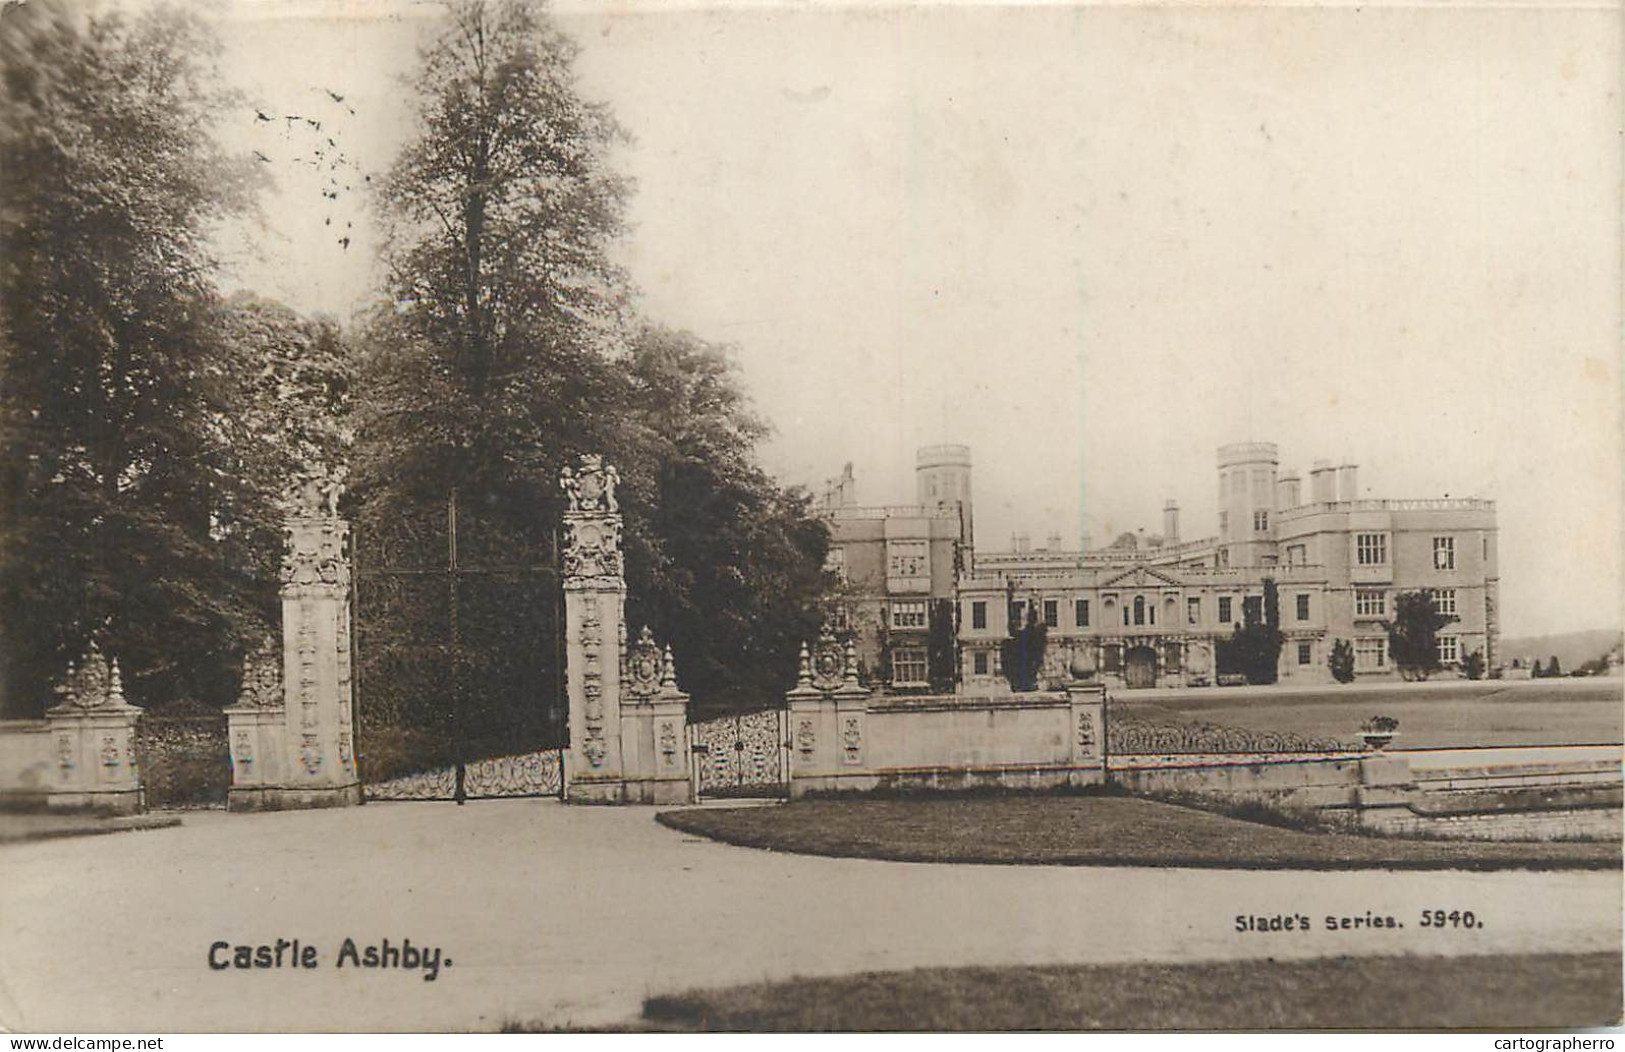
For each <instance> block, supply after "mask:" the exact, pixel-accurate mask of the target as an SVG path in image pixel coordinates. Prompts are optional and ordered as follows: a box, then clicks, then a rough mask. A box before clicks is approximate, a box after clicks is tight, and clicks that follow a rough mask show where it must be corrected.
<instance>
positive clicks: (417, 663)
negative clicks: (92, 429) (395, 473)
mask: <svg viewBox="0 0 1625 1052" xmlns="http://www.w3.org/2000/svg"><path fill="white" fill-rule="evenodd" d="M526 511H530V512H531V514H532V515H534V509H526V508H524V507H515V506H514V504H513V503H512V502H504V501H503V500H501V499H498V498H492V497H484V496H476V497H475V498H474V499H469V497H468V496H467V495H466V494H465V495H461V496H460V495H459V493H458V491H457V490H456V489H453V490H452V491H451V492H450V494H449V495H448V496H447V498H446V502H445V505H444V507H443V508H427V509H417V510H415V511H414V510H406V511H402V512H400V513H398V514H392V515H390V516H389V517H388V518H387V519H386V520H385V521H383V522H381V523H380V524H378V525H376V526H374V528H373V529H371V530H364V529H361V528H358V529H357V530H356V533H355V541H354V544H353V551H352V558H353V563H354V566H353V569H354V572H353V574H352V575H351V580H352V581H353V582H354V584H353V585H352V594H351V618H352V623H353V631H352V638H353V639H354V641H355V675H354V681H355V691H356V704H355V720H356V743H357V748H356V758H357V760H358V763H359V767H360V771H361V777H362V781H363V784H364V787H365V792H366V796H367V798H368V799H371V800H456V801H457V802H458V803H461V802H463V801H464V800H466V799H477V798H482V797H503V796H562V795H563V790H564V777H563V775H564V763H563V749H564V748H565V747H566V746H567V744H568V730H567V720H568V702H567V701H566V698H565V693H564V653H563V625H564V614H563V595H562V592H561V591H560V588H559V581H558V569H557V567H558V559H557V553H558V536H557V531H556V530H553V531H548V536H546V537H544V538H541V539H537V538H536V537H535V536H534V535H535V532H536V531H535V530H534V529H527V524H526V522H525V521H524V520H525V518H526V514H525V513H526Z"/></svg>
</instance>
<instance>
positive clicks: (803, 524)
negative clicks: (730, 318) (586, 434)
mask: <svg viewBox="0 0 1625 1052" xmlns="http://www.w3.org/2000/svg"><path fill="white" fill-rule="evenodd" d="M626 368H627V370H628V373H629V378H630V389H629V390H628V392H627V394H626V397H625V400H624V401H623V403H622V404H621V405H620V406H619V407H616V408H615V411H614V412H615V415H616V416H618V417H619V419H620V421H621V426H620V428H619V429H618V431H617V432H616V433H615V434H614V435H612V436H610V437H609V445H608V448H609V449H610V450H611V451H612V456H614V457H615V458H616V460H617V462H618V463H620V464H621V465H623V466H622V469H621V475H622V480H623V487H622V492H623V494H624V499H623V500H622V502H621V508H622V511H623V513H624V515H625V519H626V530H625V538H626V547H627V579H628V585H629V597H628V618H629V619H630V620H631V621H633V622H634V623H637V622H647V623H649V624H650V625H651V626H652V627H654V628H655V629H656V630H657V631H658V632H660V634H662V635H663V636H666V637H668V638H670V639H672V640H673V642H674V645H675V646H676V647H677V650H678V653H679V654H680V655H681V661H680V669H681V672H682V676H683V686H684V689H685V690H688V691H690V692H691V693H692V694H694V696H695V699H696V703H697V704H699V705H700V706H701V707H703V708H707V709H739V708H753V707H761V706H763V705H768V704H773V703H776V702H777V701H778V699H779V698H780V696H781V695H782V694H783V691H784V689H785V687H786V686H787V682H788V680H789V679H790V678H793V676H794V672H795V665H796V653H797V651H798V649H799V648H800V645H801V644H802V643H803V642H805V641H807V640H809V639H811V638H813V636H814V635H816V633H817V631H818V627H819V622H820V620H821V615H820V606H819V600H820V598H821V597H822V596H824V595H825V594H826V592H827V591H828V588H829V586H830V585H831V584H832V583H833V582H831V581H830V580H829V579H828V575H827V574H825V572H824V569H823V564H824V557H825V554H826V552H827V551H828V547H829V535H828V531H827V529H826V527H825V526H824V524H823V523H822V522H820V521H819V520H817V519H815V518H813V517H812V516H811V515H810V505H811V500H810V498H809V496H808V495H807V494H806V493H804V492H801V491H799V490H793V489H785V488H783V487H781V486H779V485H778V484H777V483H776V482H774V481H773V480H772V479H771V478H770V477H768V475H767V474H766V473H765V472H764V471H762V469H761V468H760V467H758V466H757V463H756V444H757V442H758V441H759V440H760V439H761V438H762V437H764V436H765V435H766V433H767V427H766V425H765V424H764V423H763V422H762V421H760V420H759V419H757V418H756V417H755V416H754V414H752V413H751V412H750V409H749V406H748V405H747V403H746V399H745V396H744V392H743V391H742V390H741V388H740V386H739V383H738V378H737V375H736V373H735V370H734V366H733V364H732V362H731V360H730V359H729V357H728V354H727V352H726V350H725V349H724V348H722V347H718V346H715V345H711V344H708V343H706V342H705V341H703V340H700V339H699V338H698V337H696V336H694V335H692V334H690V333H685V332H673V331H671V330H667V329H662V328H659V327H653V326H650V327H645V328H643V329H642V330H640V332H639V333H638V335H637V336H636V338H635V339H634V341H633V344H632V354H631V356H630V358H629V360H628V361H627V362H626Z"/></svg>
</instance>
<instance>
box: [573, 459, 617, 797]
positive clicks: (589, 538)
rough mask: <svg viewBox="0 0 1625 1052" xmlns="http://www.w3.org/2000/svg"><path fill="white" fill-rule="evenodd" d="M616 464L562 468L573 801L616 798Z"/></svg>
mask: <svg viewBox="0 0 1625 1052" xmlns="http://www.w3.org/2000/svg"><path fill="white" fill-rule="evenodd" d="M619 481H620V479H619V476H618V475H617V474H616V472H615V469H614V468H613V467H610V466H608V465H606V464H605V463H604V460H603V458H602V457H600V456H595V455H585V456H582V457H581V458H580V461H579V466H578V467H577V468H575V469H573V470H572V469H571V468H570V467H569V466H566V467H565V468H564V469H563V470H561V471H560V472H559V486H560V488H561V489H563V491H564V499H565V510H564V652H565V685H566V689H567V690H568V693H569V696H570V752H569V757H568V759H567V761H566V763H565V790H564V795H565V798H566V799H568V800H576V801H600V802H619V801H621V800H622V799H623V798H624V797H623V789H624V785H623V777H622V766H621V670H622V656H623V654H622V651H623V648H624V640H625V639H626V628H625V621H626V577H625V570H624V567H623V565H622V562H621V510H620V505H619V504H618V503H617V502H616V499H615V485H616V483H617V482H619Z"/></svg>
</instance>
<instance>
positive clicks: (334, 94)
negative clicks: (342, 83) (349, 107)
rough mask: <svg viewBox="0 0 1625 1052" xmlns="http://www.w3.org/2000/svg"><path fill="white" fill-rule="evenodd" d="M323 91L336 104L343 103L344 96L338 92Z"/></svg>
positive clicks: (331, 90)
mask: <svg viewBox="0 0 1625 1052" xmlns="http://www.w3.org/2000/svg"><path fill="white" fill-rule="evenodd" d="M322 90H323V91H325V92H327V94H328V95H329V96H330V97H331V98H332V99H333V101H334V102H343V101H344V96H343V95H340V94H339V93H338V92H336V91H334V90H333V89H332V88H323V89H322Z"/></svg>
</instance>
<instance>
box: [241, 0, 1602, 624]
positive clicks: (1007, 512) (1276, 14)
mask: <svg viewBox="0 0 1625 1052" xmlns="http://www.w3.org/2000/svg"><path fill="white" fill-rule="evenodd" d="M209 10H210V11H211V12H212V13H213V14H214V15H215V16H216V17H218V19H219V21H220V27H221V32H222V38H223V40H224V43H225V51H224V53H223V54H222V56H221V64H222V69H223V70H224V71H225V72H226V74H227V76H228V77H229V79H230V80H231V81H232V82H233V83H234V84H235V85H236V86H238V87H239V88H240V89H241V90H242V91H243V92H244V93H245V98H246V100H247V106H246V108H245V109H244V110H243V111H242V112H240V113H237V114H234V115H231V116H230V117H229V119H227V120H226V121H224V122H223V125H222V129H221V134H222V137H223V138H224V139H225V140H226V142H227V143H228V145H230V146H232V147H233V148H234V149H240V150H248V149H257V150H260V151H261V153H262V154H263V155H264V156H266V157H267V158H268V160H267V161H265V162H264V163H265V166H266V170H267V171H268V172H269V173H270V174H271V175H272V176H273V177H274V178H275V179H276V180H277V185H278V189H277V190H276V191H274V192H272V193H271V194H269V195H268V196H267V198H266V201H265V205H264V208H263V211H262V213H261V216H260V218H259V220H258V221H257V222H256V223H254V224H250V225H248V226H245V227H243V228H240V229H237V230H234V231H231V232H230V233H229V234H228V235H227V236H225V237H224V239H223V244H224V246H225V254H226V256H227V258H228V259H229V260H231V261H232V263H233V272H232V274H231V276H230V277H229V278H228V281H227V284H228V285H229V286H240V287H247V288H253V289H255V290H257V291H259V292H261V293H263V294H266V295H269V296H274V297H276V298H278V299H281V300H283V301H285V302H287V303H289V304H290V305H292V306H294V307H296V308H299V309H302V310H306V311H322V312H326V313H330V314H334V315H337V316H339V317H345V316H347V315H348V314H349V312H351V311H352V310H353V309H355V308H356V307H357V306H358V305H360V304H362V303H364V302H366V301H367V299H368V298H369V297H370V296H371V295H372V290H373V289H374V288H376V282H377V273H376V266H375V262H374V259H375V252H376V248H377V242H376V238H375V237H374V234H373V227H372V213H371V211H370V210H369V208H368V206H367V204H366V202H365V190H366V184H365V182H364V179H363V176H364V174H366V173H369V172H370V173H377V172H380V171H382V170H383V169H385V168H386V167H387V166H388V164H389V162H390V159H391V158H392V157H393V155H394V153H395V151H396V150H397V149H398V147H399V145H400V143H401V142H402V141H403V140H404V138H405V137H406V136H407V135H409V134H410V131H411V121H410V109H409V100H408V98H407V94H406V91H405V89H404V86H403V84H402V82H401V78H402V77H403V76H404V75H406V74H408V73H409V72H410V70H411V69H412V67H413V64H414V61H415V57H416V55H415V48H416V46H417V44H418V41H419V39H420V37H421V35H422V34H423V33H424V32H425V31H427V29H428V28H429V27H430V26H431V25H432V22H433V17H434V14H435V12H436V8H435V7H434V5H432V4H428V3H404V2H394V0H347V2H338V0H334V2H316V0H297V2H286V0H219V2H217V3H215V4H214V5H213V6H212V7H210V8H209ZM557 17H558V18H559V20H560V22H561V24H562V25H563V26H564V27H565V29H566V30H567V31H568V32H569V33H570V34H571V35H572V36H574V37H575V38H576V39H577V40H578V41H579V42H580V43H581V45H582V48H583V51H582V54H581V57H580V59H579V61H578V68H579V72H580V79H581V89H582V91H583V92H584V93H585V94H586V95H587V96H588V97H590V98H593V99H597V100H600V101H603V102H606V103H608V104H609V105H610V106H611V107H612V109H613V110H614V112H615V114H616V116H617V118H618V119H619V121H620V122H621V123H622V124H623V125H624V126H625V127H626V128H627V129H628V130H629V132H630V133H631V142H630V144H629V145H628V146H626V147H625V148H622V149H620V150H618V151H617V155H616V158H615V161H616V164H617V166H618V167H619V168H620V169H621V170H622V171H623V172H625V173H626V174H627V175H629V176H631V177H632V178H633V179H634V181H635V182H636V185H637V192H636V194H635V196H634V197H633V199H632V202H631V206H630V219H631V221H632V222H631V230H630V233H629V235H628V236H627V238H626V239H625V241H624V242H623V243H622V244H621V245H619V246H617V253H618V255H619V257H620V258H621V259H622V260H623V261H624V262H625V264H626V266H627V268H628V270H629V271H630V273H631V275H632V277H633V279H634V281H635V283H636V285H637V288H638V290H639V292H638V295H639V304H640V309H641V310H642V312H643V314H644V315H645V316H646V317H648V318H650V319H652V320H654V321H657V322H660V323H663V324H666V325H670V326H674V327H679V328H686V329H690V330H692V331H693V332H695V333H696V334H698V335H700V336H702V337H704V338H706V339H709V340H714V341H720V342H725V343H728V344H730V345H732V346H733V348H734V354H735V358H736V361H737V362H738V364H739V367H740V375H741V378H742V382H743V384H744V386H745V387H746V389H747V390H748V391H749V392H750V394H751V396H752V399H753V401H754V404H755V407H756V408H757V410H758V411H759V412H760V413H761V414H762V415H763V416H764V417H766V418H767V419H768V420H769V421H770V422H771V423H772V424H773V426H774V428H775V433H774V435H773V437H772V438H771V439H770V440H769V441H768V442H767V443H765V444H764V446H763V448H762V450H761V454H762V460H763V463H764V465H765V466H766V467H767V468H768V469H769V470H770V471H772V472H773V473H774V474H775V475H777V476H778V477H780V478H781V479H783V480H784V481H786V482H788V483H797V484H803V485H808V486H816V485H817V484H818V483H820V482H821V481H822V480H823V479H825V478H828V477H830V476H833V475H835V474H836V473H838V472H839V470H840V469H841V466H842V464H843V463H844V462H846V461H851V462H853V464H854V468H855V471H856V474H857V478H858V491H859V498H860V499H861V500H862V501H863V502H865V503H901V502H906V501H909V500H912V498H913V493H914V489H913V483H912V477H911V476H912V469H913V458H914V450H915V449H916V448H917V447H918V446H921V445H926V444H932V443H938V442H960V443H964V444H967V445H969V446H970V447H971V448H972V455H973V458H974V462H975V468H974V482H973V485H974V500H975V506H976V516H977V527H976V528H977V536H978V539H979V540H980V541H981V543H982V545H983V546H984V547H1002V546H1004V544H1005V543H1006V542H1007V540H1008V538H1009V536H1010V534H1011V533H1012V532H1013V531H1016V530H1022V531H1026V532H1029V533H1031V534H1032V535H1033V536H1034V537H1035V538H1038V537H1044V536H1046V535H1048V534H1049V533H1051V532H1058V533H1060V534H1062V536H1063V537H1064V538H1065V539H1066V543H1067V544H1068V545H1070V546H1075V545H1076V544H1077V543H1078V540H1079V538H1080V537H1081V535H1083V534H1085V533H1087V534H1089V535H1091V536H1092V537H1093V538H1094V539H1095V540H1096V542H1097V543H1099V542H1103V541H1104V540H1106V539H1109V538H1110V537H1112V536H1114V535H1115V534H1117V533H1119V532H1121V531H1123V530H1129V529H1136V528H1140V527H1144V528H1146V529H1148V530H1150V531H1151V532H1158V531H1159V530H1160V523H1161V514H1160V509H1161V507H1162V504H1163V501H1164V500H1165V499H1168V498H1173V499H1176V500H1178V501H1179V503H1180V506H1181V508H1182V530H1181V532H1182V535H1183V536H1185V537H1187V538H1192V537H1197V536H1206V535H1211V534H1212V533H1214V532H1216V528H1217V488H1218V486H1217V473H1216V465H1215V450H1216V448H1217V447H1218V446H1219V445H1221V444H1224V443H1227V442H1234V441H1248V440H1265V441H1274V442H1276V443H1278V444H1279V446H1280V451H1281V460H1282V468H1283V470H1284V469H1287V468H1295V469H1297V470H1298V471H1299V472H1300V473H1306V472H1307V470H1308V468H1309V466H1310V463H1311V462H1312V461H1313V460H1317V459H1331V460H1335V461H1338V462H1342V461H1345V460H1347V461H1354V462H1357V463H1358V464H1359V465H1360V483H1361V490H1362V495H1363V496H1369V497H1390V498H1417V497H1437V496H1445V495H1449V496H1453V497H1463V496H1481V497H1487V498H1492V499H1494V500H1496V501H1497V502H1498V510H1499V525H1500V551H1501V575H1502V586H1501V587H1502V605H1503V610H1504V612H1505V614H1504V621H1503V630H1504V632H1505V633H1506V634H1508V635H1521V634H1527V633H1539V632H1548V631H1566V630H1573V629H1581V628H1593V627H1612V626H1616V625H1618V624H1619V623H1620V620H1621V565H1622V555H1621V544H1622V535H1621V503H1622V501H1621V496H1622V493H1621V489H1622V479H1625V475H1622V471H1621V464H1620V458H1621V450H1622V446H1625V435H1622V415H1621V382H1620V380H1621V375H1620V370H1621V358H1620V346H1621V332H1622V329H1621V288H1622V281H1621V236H1620V229H1621V226H1620V219H1621V177H1622V167H1621V146H1620V142H1621V139H1620V135H1621V128H1620V112H1621V105H1620V98H1619V95H1620V88H1621V73H1620V69H1621V62H1620V58H1621V54H1620V44H1621V41H1620V26H1621V22H1620V19H1619V17H1618V12H1617V10H1616V9H1614V8H1609V7H1594V8H1585V7H1579V6H1572V5H1567V6H1558V5H1556V4H1545V5H1543V4H1535V5H1529V4H1524V5H1522V6H1516V7H1514V6H1500V7H1494V6H1490V5H1473V4H1464V5H1455V6H1431V7H1428V8H1415V7H1405V6H1383V5H1381V4H1378V5H1364V6H1360V7H1352V6H1325V5H1319V6H1306V5H1301V4H1300V5H1290V6H1289V5H1272V6H1246V7H1242V6H1237V5H1231V4H1223V5H1220V4H1190V5H1182V6H1173V5H1121V4H1119V5H1104V4H1096V5H1088V6H1066V5H1061V4H1047V5H1046V4H1038V5H1028V6H1021V7H1000V8H995V7H990V6H969V5H955V4H933V5H924V4H917V5H911V6H910V5H892V6H873V5H869V6H859V5H853V4H843V5H835V6H827V5H826V6H823V7H821V8H819V9H817V10H814V9H812V8H810V7H807V6H793V5H784V4H772V3H758V4H745V3H738V2H733V3H728V4H726V5H724V6H700V5H695V4H683V5H679V6H676V7H673V6H670V5H656V4H653V3H644V2H641V0H636V2H621V3H615V4H601V3H592V2H588V0H574V2H572V3H569V4H567V5H565V6H563V7H560V8H558V9H557ZM329 93H331V94H329ZM334 94H336V95H341V96H343V99H344V101H343V102H342V103H341V102H337V101H335V100H334V99H333V97H332V95H334ZM251 110H258V111H260V112H265V113H266V114H267V115H273V116H274V118H275V119H273V120H272V121H268V122H267V121H261V120H258V119H257V117H256V116H255V114H254V113H253V112H250V111H251ZM351 110H353V111H354V113H351V112H350V111H351ZM289 115H298V116H300V117H302V118H303V117H309V118H311V119H312V120H319V121H321V122H322V124H323V129H322V132H321V133H320V134H319V135H318V134H317V133H316V132H315V130H314V128H313V126H311V125H309V124H308V122H305V121H291V122H290V121H288V120H286V119H285V118H286V117H287V116H289ZM329 133H332V134H331V135H330V134H329ZM329 137H331V138H333V139H334V140H335V142H336V143H337V146H335V147H334V148H333V149H334V150H335V151H337V150H342V152H343V154H344V156H345V157H346V158H347V162H348V163H347V164H346V165H345V166H342V167H341V168H340V169H336V170H327V169H322V170H320V174H318V170H317V169H312V168H311V167H309V165H308V161H309V160H310V159H311V158H312V157H314V154H315V151H316V150H318V149H321V148H322V146H323V145H324V141H325V139H327V138H329ZM298 158H304V159H305V161H306V162H307V163H306V164H304V165H301V164H300V162H299V160H298ZM325 163H327V161H325V160H318V164H325ZM329 177H335V178H339V179H340V183H334V184H329V183H327V182H326V181H325V180H326V179H327V178H329ZM346 187H348V189H346ZM323 189H328V190H329V191H330V192H335V193H338V194H339V196H338V197H337V198H328V197H324V196H322V190H323ZM345 224H348V225H347V226H346V225H345ZM341 238H348V239H349V242H348V244H343V243H341V241H340V239H341Z"/></svg>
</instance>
